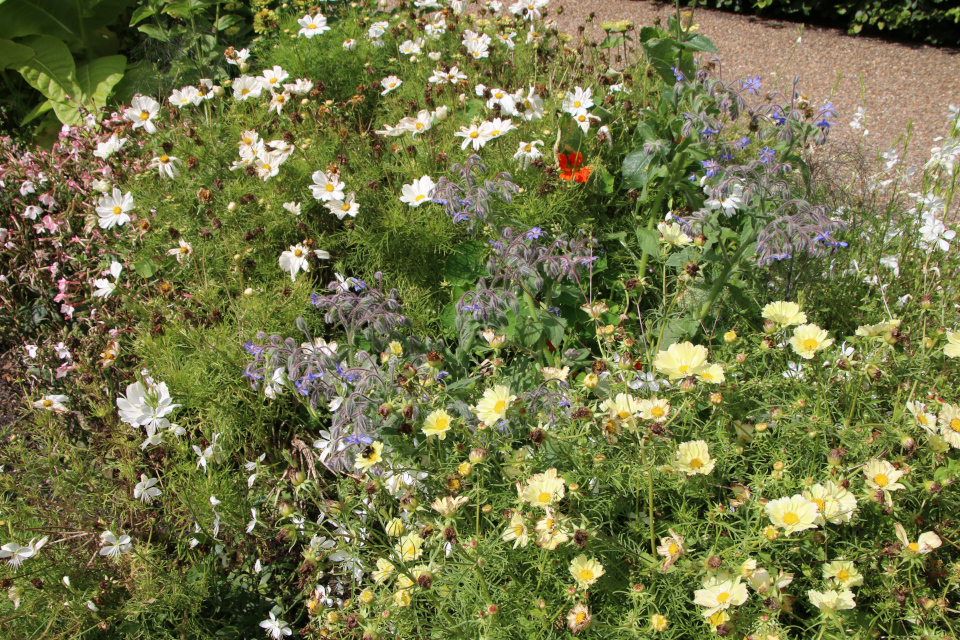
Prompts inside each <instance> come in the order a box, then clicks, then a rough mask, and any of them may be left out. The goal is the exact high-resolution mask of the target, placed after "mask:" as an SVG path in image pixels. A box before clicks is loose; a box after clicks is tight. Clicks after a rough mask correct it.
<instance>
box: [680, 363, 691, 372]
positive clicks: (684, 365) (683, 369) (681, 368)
mask: <svg viewBox="0 0 960 640" xmlns="http://www.w3.org/2000/svg"><path fill="white" fill-rule="evenodd" d="M679 369H680V373H686V372H687V371H688V370H689V369H690V365H688V364H682V365H680V367H679Z"/></svg>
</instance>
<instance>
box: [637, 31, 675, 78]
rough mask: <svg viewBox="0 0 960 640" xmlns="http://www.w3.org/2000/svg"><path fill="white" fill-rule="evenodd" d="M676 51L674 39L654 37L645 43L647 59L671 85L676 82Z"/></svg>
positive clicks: (644, 49)
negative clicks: (674, 73)
mask: <svg viewBox="0 0 960 640" xmlns="http://www.w3.org/2000/svg"><path fill="white" fill-rule="evenodd" d="M676 51H677V50H676V47H674V43H673V40H660V39H653V40H649V41H647V42H644V43H643V52H644V53H645V54H646V56H647V61H648V62H649V63H650V64H651V65H652V66H653V68H654V69H656V71H657V74H658V75H659V76H660V77H661V78H662V79H663V81H664V82H665V83H667V85H668V86H671V87H672V86H673V85H674V84H675V83H676V78H675V77H674V75H673V69H672V67H673V66H674V65H675V64H676V62H677V55H676Z"/></svg>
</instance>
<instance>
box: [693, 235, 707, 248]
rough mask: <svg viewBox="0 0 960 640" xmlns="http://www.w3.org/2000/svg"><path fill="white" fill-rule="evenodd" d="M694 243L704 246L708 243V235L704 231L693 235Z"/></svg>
mask: <svg viewBox="0 0 960 640" xmlns="http://www.w3.org/2000/svg"><path fill="white" fill-rule="evenodd" d="M693 244H695V245H697V246H698V247H702V246H703V245H705V244H707V236H705V235H704V234H702V233H698V234H697V235H695V236H694V237H693Z"/></svg>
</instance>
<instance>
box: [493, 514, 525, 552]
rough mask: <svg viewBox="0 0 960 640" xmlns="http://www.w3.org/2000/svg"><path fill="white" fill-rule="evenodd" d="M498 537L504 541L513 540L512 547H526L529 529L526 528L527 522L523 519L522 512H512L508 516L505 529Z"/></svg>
mask: <svg viewBox="0 0 960 640" xmlns="http://www.w3.org/2000/svg"><path fill="white" fill-rule="evenodd" d="M500 538H501V539H502V540H503V541H504V542H510V541H511V540H513V541H514V542H513V548H514V549H516V548H517V547H526V546H527V544H529V543H530V530H529V529H528V528H527V522H526V520H524V518H523V514H522V513H517V512H514V514H513V516H512V517H511V518H510V522H509V523H508V524H507V529H506V531H504V532H503V535H502V536H500Z"/></svg>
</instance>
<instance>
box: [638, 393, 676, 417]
mask: <svg viewBox="0 0 960 640" xmlns="http://www.w3.org/2000/svg"><path fill="white" fill-rule="evenodd" d="M639 408H640V417H641V418H643V419H644V420H656V421H657V422H662V421H664V420H666V419H667V416H669V415H670V401H669V400H667V399H666V398H657V397H656V396H654V397H652V398H650V399H649V400H646V399H644V400H641V401H640V407H639Z"/></svg>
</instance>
